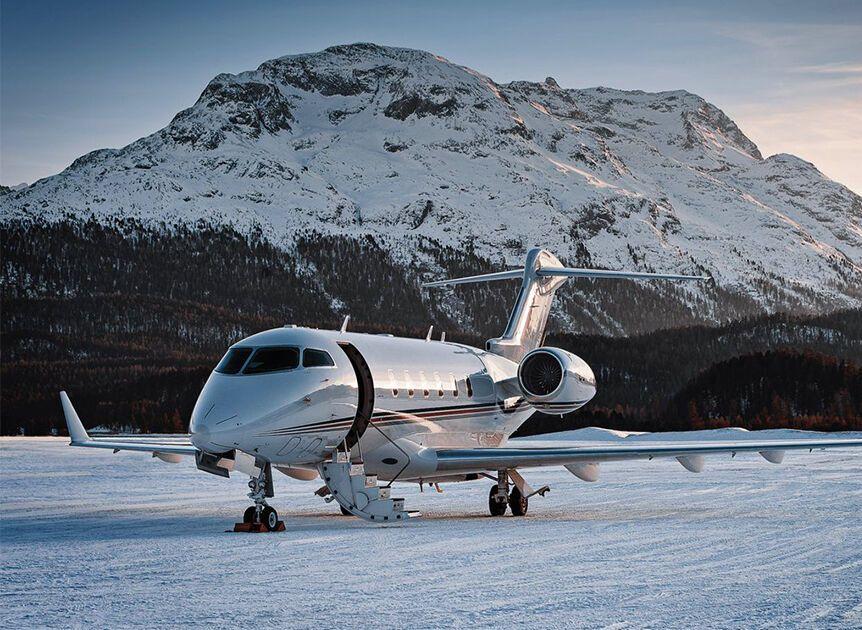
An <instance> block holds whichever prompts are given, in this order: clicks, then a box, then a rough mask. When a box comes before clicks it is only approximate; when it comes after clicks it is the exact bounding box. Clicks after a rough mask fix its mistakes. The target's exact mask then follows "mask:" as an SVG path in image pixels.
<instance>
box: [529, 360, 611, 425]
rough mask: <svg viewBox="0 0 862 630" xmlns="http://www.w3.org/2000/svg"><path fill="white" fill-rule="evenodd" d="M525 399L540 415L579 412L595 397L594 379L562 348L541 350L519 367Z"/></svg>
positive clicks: (592, 375)
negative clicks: (577, 410) (541, 412)
mask: <svg viewBox="0 0 862 630" xmlns="http://www.w3.org/2000/svg"><path fill="white" fill-rule="evenodd" d="M518 384H519V385H520V387H521V391H522V392H523V394H524V398H526V399H527V401H528V402H529V403H530V404H531V405H533V407H535V408H536V409H538V410H539V411H543V412H545V413H552V414H559V415H563V414H564V413H569V412H571V411H575V410H576V409H580V408H581V407H583V406H584V405H585V404H587V402H589V400H590V399H591V398H592V397H593V396H595V395H596V377H595V375H594V374H593V371H592V370H591V369H590V366H589V365H587V362H586V361H584V360H583V359H582V358H580V357H579V356H577V355H574V354H572V353H571V352H567V351H566V350H563V349H561V348H551V347H543V348H537V349H535V350H533V351H532V352H530V353H528V354H527V355H526V356H525V357H524V358H523V359H521V363H520V364H519V365H518Z"/></svg>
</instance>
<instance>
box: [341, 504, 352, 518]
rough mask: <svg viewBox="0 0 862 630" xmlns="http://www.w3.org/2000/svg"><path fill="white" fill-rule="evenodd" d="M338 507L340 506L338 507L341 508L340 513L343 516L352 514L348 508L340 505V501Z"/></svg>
mask: <svg viewBox="0 0 862 630" xmlns="http://www.w3.org/2000/svg"><path fill="white" fill-rule="evenodd" d="M338 507H340V508H341V513H342V514H343V515H344V516H353V514H351V513H350V510H348V509H346V508H345V507H344V506H343V505H341V504H340V503H339V505H338Z"/></svg>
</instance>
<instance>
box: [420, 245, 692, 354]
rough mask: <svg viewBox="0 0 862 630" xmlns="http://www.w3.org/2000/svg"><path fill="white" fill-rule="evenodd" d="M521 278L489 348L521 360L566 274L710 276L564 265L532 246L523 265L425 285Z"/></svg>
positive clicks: (539, 334) (537, 342) (535, 342)
mask: <svg viewBox="0 0 862 630" xmlns="http://www.w3.org/2000/svg"><path fill="white" fill-rule="evenodd" d="M514 278H521V290H520V292H519V293H518V298H517V300H516V301H515V306H514V308H513V309H512V313H511V315H510V316H509V322H508V324H507V325H506V330H505V331H504V332H503V334H502V335H501V336H499V337H496V338H494V339H489V340H488V342H487V343H486V346H485V347H486V348H487V350H488V351H489V352H493V353H494V354H499V355H501V356H504V357H506V358H508V359H511V360H512V361H520V360H521V359H522V358H523V356H524V355H525V354H527V353H528V352H529V351H531V350H534V349H536V348H538V347H539V346H541V345H542V342H543V341H544V338H545V328H546V326H547V323H548V315H550V313H551V303H552V302H553V300H554V293H555V292H556V290H557V289H558V288H559V287H560V286H561V285H562V284H563V283H564V282H565V281H566V279H567V278H595V279H598V278H616V279H620V278H623V279H627V280H709V276H688V275H679V274H669V273H644V272H640V271H609V270H605V269H578V268H574V267H563V264H562V263H561V262H560V261H559V260H558V259H557V257H556V256H554V255H553V254H552V253H550V252H549V251H546V250H544V249H540V248H538V247H537V248H534V249H531V250H530V251H529V252H528V253H527V260H526V262H525V264H524V267H523V268H521V269H510V270H508V271H499V272H496V273H488V274H483V275H479V276H468V277H466V278H452V279H449V280H438V281H436V282H426V283H425V284H423V285H422V286H424V287H429V288H431V287H445V286H453V285H456V284H468V283H472V282H492V281H494V280H510V279H514Z"/></svg>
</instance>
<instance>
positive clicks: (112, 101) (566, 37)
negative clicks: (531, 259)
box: [0, 0, 862, 192]
mask: <svg viewBox="0 0 862 630" xmlns="http://www.w3.org/2000/svg"><path fill="white" fill-rule="evenodd" d="M0 25H2V26H0V27H2V39H0V71H2V74H0V90H2V91H0V182H2V183H4V184H16V183H18V182H21V181H26V182H32V181H34V180H36V179H38V178H40V177H44V176H47V175H51V174H53V173H56V172H59V171H60V170H62V169H63V168H65V167H66V166H68V164H69V163H70V162H71V161H72V160H73V159H75V158H76V157H77V156H79V155H81V154H83V153H86V152H87V151H91V150H93V149H96V148H102V147H119V146H123V145H125V144H127V143H129V142H131V141H133V140H135V139H137V138H139V137H141V136H143V135H146V134H149V133H152V132H153V131H155V130H157V129H159V128H161V127H163V126H164V125H166V124H167V123H168V122H169V121H170V119H171V118H172V117H173V115H174V114H175V113H176V112H178V111H179V110H181V109H183V108H184V107H187V106H189V105H190V104H191V103H193V102H194V101H195V100H196V99H197V96H198V94H199V93H200V91H201V90H202V89H203V87H204V86H205V85H206V83H207V82H208V81H209V80H210V79H211V78H212V77H213V76H215V75H216V74H218V73H220V72H239V71H242V70H247V69H251V68H255V67H257V66H258V65H259V64H260V63H261V62H262V61H265V60H266V59H270V58H273V57H278V56H281V55H285V54H293V53H301V52H309V51H315V50H320V49H322V48H325V47H327V46H330V45H332V44H338V43H351V42H357V41H372V42H376V43H379V44H390V45H397V46H407V47H411V48H422V49H425V50H429V51H432V52H434V53H437V54H440V55H443V56H444V57H447V58H448V59H450V60H452V61H454V62H456V63H460V64H463V65H467V66H470V67H473V68H475V69H477V70H479V71H480V72H483V73H484V74H487V75H489V76H490V77H492V78H493V79H495V80H496V81H499V82H506V81H511V80H514V79H525V80H542V79H544V78H545V77H546V76H549V75H550V76H553V77H555V78H556V79H557V81H558V82H559V83H560V85H562V86H564V87H589V86H595V85H607V86H612V87H618V88H624V89H642V90H648V91H656V90H671V89H686V90H689V91H691V92H695V93H697V94H700V95H701V96H703V97H705V98H706V99H707V100H709V101H711V102H713V103H715V104H716V105H717V106H719V107H720V108H722V109H723V110H724V111H725V112H726V113H727V114H728V115H729V116H731V117H732V118H733V119H734V120H736V122H737V123H738V124H739V125H740V127H742V129H743V131H744V132H745V133H747V134H748V135H749V136H750V137H751V138H752V139H753V140H754V141H755V142H756V143H757V144H758V145H759V146H760V148H761V150H762V151H763V153H764V154H765V155H768V154H772V153H778V152H789V153H795V154H797V155H799V156H800V157H802V158H804V159H807V160H810V161H812V162H814V163H815V164H816V165H817V166H818V167H819V168H820V169H821V170H822V171H824V172H825V173H826V174H827V175H829V176H831V177H833V178H835V179H837V180H839V181H841V182H842V183H844V184H846V185H848V186H850V187H851V188H853V189H854V190H856V191H857V192H862V1H852V2H850V1H843V2H838V1H836V2H831V1H820V2H787V1H784V2H779V1H769V2H767V1H763V2H758V1H755V0H748V1H745V2H739V1H736V0H734V1H730V2H711V3H703V2H660V1H657V0H655V1H648V2H634V1H626V2H614V3H599V2H523V1H521V2H507V1H499V2H432V1H431V0H426V1H424V2H373V3H360V2H339V1H330V2H222V1H215V0H213V1H211V2H198V1H193V0H187V1H185V2H161V1H148V2H141V1H140V0H137V1H128V0H113V1H110V2H106V1H93V0H79V1H77V2H43V1H38V0H2V3H0Z"/></svg>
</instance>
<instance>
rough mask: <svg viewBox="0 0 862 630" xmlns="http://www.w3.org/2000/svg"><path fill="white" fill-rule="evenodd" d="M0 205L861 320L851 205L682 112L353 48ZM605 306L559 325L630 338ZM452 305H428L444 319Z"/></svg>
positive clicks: (7, 212) (842, 194) (259, 75)
mask: <svg viewBox="0 0 862 630" xmlns="http://www.w3.org/2000/svg"><path fill="white" fill-rule="evenodd" d="M0 204H2V214H0V218H2V222H3V223H9V222H22V221H23V222H28V221H38V222H41V223H45V222H47V223H51V222H54V221H58V220H60V219H62V218H64V217H69V216H72V217H79V218H88V217H91V216H94V217H96V219H97V220H98V221H102V222H105V223H111V222H112V221H113V220H115V219H116V218H117V217H130V216H131V217H135V218H137V219H140V220H141V221H142V222H143V224H144V225H160V224H165V223H166V224H168V225H171V224H176V223H184V224H190V225H195V224H196V223H197V222H198V221H199V220H201V219H203V220H205V221H206V222H208V223H211V224H230V225H232V226H234V227H236V228H238V229H240V230H241V231H252V230H254V231H262V233H263V234H264V235H265V236H266V237H267V238H268V239H269V240H270V241H272V242H273V243H276V244H277V245H278V246H279V247H282V248H285V249H286V250H291V248H292V247H293V246H294V243H295V239H296V237H297V235H298V234H304V235H307V234H310V233H317V234H324V235H345V236H349V237H350V238H360V237H364V236H366V235H371V236H372V237H374V239H375V241H376V242H377V243H378V244H379V245H381V247H382V248H383V249H384V250H385V251H386V252H387V253H388V255H389V256H391V258H392V260H393V261H394V262H395V263H396V264H397V265H398V266H399V267H400V268H401V269H402V270H403V274H404V278H406V279H407V280H408V281H410V282H415V281H416V280H417V279H418V278H419V277H420V276H423V275H424V276H430V275H432V274H433V275H442V274H446V273H448V272H450V271H452V270H451V269H447V268H446V266H447V265H446V264H445V262H443V263H441V260H442V259H441V258H440V257H439V256H438V257H436V258H435V257H432V256H429V255H428V253H427V252H428V251H429V249H428V248H429V247H430V248H438V249H440V248H453V249H454V250H458V249H465V248H467V249H469V250H470V251H471V252H472V253H475V254H476V255H478V256H479V257H481V258H485V259H487V260H488V261H489V262H490V263H493V264H494V265H502V264H508V265H517V264H519V263H520V262H521V260H522V257H523V254H524V252H525V251H526V249H527V248H529V247H531V246H533V245H541V246H544V247H547V248H548V249H550V250H552V251H554V252H555V253H556V254H557V255H558V256H559V257H560V258H561V259H563V260H564V261H565V262H567V263H569V264H573V265H580V266H593V267H602V268H612V269H640V270H662V271H678V272H706V273H708V274H709V275H711V276H712V277H713V278H714V279H715V284H714V285H706V286H698V287H672V286H668V285H655V286H649V287H641V288H639V287H635V286H631V287H630V290H629V295H630V296H631V300H630V301H629V302H628V303H627V304H626V305H625V306H619V305H617V310H619V309H620V308H624V309H628V310H632V309H634V310H637V309H638V308H643V307H644V304H645V303H646V302H645V301H644V300H645V299H646V298H645V297H644V296H647V295H653V296H655V295H658V296H660V297H661V299H662V300H667V301H668V302H669V303H672V304H675V305H676V306H675V307H674V308H677V309H683V310H685V311H687V312H688V313H689V314H690V316H691V317H690V318H691V320H692V321H716V320H718V319H726V318H728V317H733V316H735V315H740V314H746V313H752V312H757V311H775V310H783V309H802V310H809V311H814V312H824V311H830V310H834V309H838V308H846V307H859V306H860V305H862V198H860V196H859V195H857V194H855V193H853V192H852V191H850V190H848V189H847V188H845V187H844V186H841V185H840V184H838V183H836V182H833V181H831V180H829V179H828V178H826V177H825V176H824V175H823V174H822V173H820V172H819V171H818V170H817V169H816V168H815V167H814V166H813V165H812V164H810V163H808V162H805V161H803V160H801V159H799V158H797V157H794V156H792V155H785V154H781V155H775V156H771V157H768V158H766V159H764V158H763V157H762V156H761V154H760V152H759V151H758V149H757V147H756V146H755V145H754V143H753V142H752V141H751V140H749V139H748V138H747V137H746V136H745V135H744V134H743V132H742V131H741V130H740V129H739V128H738V127H737V125H736V124H735V123H734V122H733V121H732V120H730V119H729V118H728V117H727V116H726V115H725V114H724V113H723V112H722V111H721V110H719V109H718V108H717V107H715V106H714V105H712V104H710V103H708V102H706V101H705V100H703V99H702V98H700V97H699V96H696V95H694V94H690V93H688V92H685V91H674V92H661V93H656V94H652V93H645V92H640V91H621V90H614V89H608V88H602V87H599V88H591V89H565V88H562V87H561V86H559V85H558V84H557V83H556V81H554V80H553V79H552V78H548V79H546V80H545V81H543V82H541V83H530V82H513V83H509V84H505V85H503V84H498V83H495V82H494V81H493V80H492V79H490V78H488V77H486V76H484V75H482V74H480V73H478V72H476V71H474V70H471V69H470V68H466V67H463V66H459V65H456V64H453V63H451V62H449V61H447V60H446V59H443V58H441V57H438V56H436V55H433V54H430V53H427V52H423V51H418V50H409V49H402V48H388V47H381V46H376V45H372V44H356V45H349V46H335V47H332V48H328V49H326V50H324V51H322V52H319V53H314V54H305V55H294V56H287V57H282V58H279V59H274V60H271V61H267V62H265V63H263V64H262V65H261V66H260V67H259V68H258V69H257V70H254V71H249V72H243V73H241V74H238V75H229V74H221V75H218V76H217V77H215V78H214V79H213V80H212V81H211V82H210V83H209V85H207V87H206V88H205V89H204V91H203V93H202V94H201V96H200V98H199V99H198V101H197V102H196V103H195V104H194V105H193V106H192V107H190V108H188V109H186V110H184V111H182V112H180V113H179V114H177V116H176V117H175V118H174V119H173V120H172V121H171V123H170V124H169V125H168V126H167V127H165V128H164V129H162V130H160V131H157V132H156V133H154V134H152V135H150V136H147V137H145V138H141V139H140V140H138V141H136V142H133V143H132V144H130V145H128V146H126V147H124V148H122V149H102V150H98V151H94V152H92V153H89V154H87V155H84V156H82V157H81V158H79V159H77V160H76V161H75V162H74V163H73V164H72V165H71V166H69V168H67V169H66V170H65V171H63V172H62V173H60V174H58V175H55V176H53V177H48V178H46V179H43V180H40V181H38V182H35V183H34V184H32V185H30V186H29V187H27V188H26V189H24V190H20V191H10V190H7V191H4V192H3V193H2V197H0ZM447 251H448V250H447ZM351 273H353V274H354V276H355V278H356V279H357V280H361V278H362V269H361V265H357V266H355V267H354V269H353V270H352V271H351ZM613 291H619V289H610V288H609V287H608V285H607V284H598V283H589V282H582V283H581V284H573V286H572V288H571V289H569V290H568V291H564V292H561V293H565V294H566V295H565V296H564V297H563V300H562V302H561V305H562V306H561V309H560V311H559V313H558V314H559V315H562V316H563V319H562V320H558V322H562V326H563V327H565V325H566V322H569V323H571V322H574V321H581V318H579V317H578V316H577V315H576V313H577V311H579V309H586V310H587V312H588V313H589V314H590V317H589V319H590V320H591V322H592V323H593V324H594V329H595V330H599V331H604V332H615V333H619V332H624V331H625V330H627V329H632V328H636V329H637V328H638V326H633V325H632V324H631V321H632V316H631V315H629V316H628V317H627V318H622V317H621V316H619V315H618V314H615V312H614V311H613V309H608V308H605V307H604V306H603V305H602V296H603V295H606V294H608V293H610V292H613ZM459 299H460V298H459V297H458V294H455V295H453V296H450V297H448V298H446V300H447V301H446V305H445V309H446V310H447V311H448V312H449V314H450V315H452V316H453V317H455V318H456V319H457V318H458V317H459V313H462V311H463V304H462V303H461V302H460V301H459ZM336 301H337V300H336ZM333 308H334V310H336V311H337V310H338V308H337V305H336V306H335V307H333ZM566 315H568V317H566ZM623 319H625V322H623ZM635 319H636V318H635Z"/></svg>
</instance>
